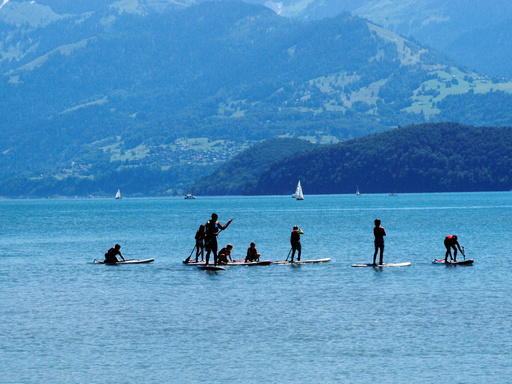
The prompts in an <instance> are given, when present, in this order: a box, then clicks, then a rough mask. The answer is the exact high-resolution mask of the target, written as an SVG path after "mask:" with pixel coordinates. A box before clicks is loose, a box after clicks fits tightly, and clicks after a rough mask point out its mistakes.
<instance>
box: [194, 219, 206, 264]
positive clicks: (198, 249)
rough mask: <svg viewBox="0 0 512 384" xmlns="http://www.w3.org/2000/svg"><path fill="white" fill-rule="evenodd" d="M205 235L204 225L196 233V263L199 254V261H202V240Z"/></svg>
mask: <svg viewBox="0 0 512 384" xmlns="http://www.w3.org/2000/svg"><path fill="white" fill-rule="evenodd" d="M205 236H206V234H205V232H204V225H203V224H201V225H200V226H199V229H198V230H197V232H196V263H197V262H198V259H199V254H201V261H204V238H205Z"/></svg>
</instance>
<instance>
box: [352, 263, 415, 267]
mask: <svg viewBox="0 0 512 384" xmlns="http://www.w3.org/2000/svg"><path fill="white" fill-rule="evenodd" d="M409 265H411V263H409V262H407V263H390V264H352V266H353V267H373V268H381V267H408V266H409Z"/></svg>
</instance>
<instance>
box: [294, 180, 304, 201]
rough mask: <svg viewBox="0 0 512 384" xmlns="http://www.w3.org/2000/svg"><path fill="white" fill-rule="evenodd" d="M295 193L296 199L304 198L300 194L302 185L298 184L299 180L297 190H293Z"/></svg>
mask: <svg viewBox="0 0 512 384" xmlns="http://www.w3.org/2000/svg"><path fill="white" fill-rule="evenodd" d="M295 195H296V198H297V200H304V195H303V194H302V187H301V186H300V181H299V184H298V185H297V190H296V191H295Z"/></svg>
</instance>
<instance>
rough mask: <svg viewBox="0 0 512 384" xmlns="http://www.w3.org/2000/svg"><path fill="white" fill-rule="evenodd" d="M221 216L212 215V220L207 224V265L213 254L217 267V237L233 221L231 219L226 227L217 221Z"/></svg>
mask: <svg viewBox="0 0 512 384" xmlns="http://www.w3.org/2000/svg"><path fill="white" fill-rule="evenodd" d="M218 218H219V216H218V215H217V214H216V213H212V219H211V220H208V222H207V223H206V238H205V245H204V247H205V249H206V265H209V261H210V253H212V252H213V260H214V265H215V266H217V247H218V245H217V235H218V234H219V232H220V231H222V230H224V229H226V228H227V227H228V226H229V224H231V222H232V221H233V219H229V221H228V222H227V223H226V225H222V224H221V223H219V222H218V221H217V219H218Z"/></svg>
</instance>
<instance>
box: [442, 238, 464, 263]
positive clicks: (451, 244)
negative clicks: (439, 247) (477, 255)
mask: <svg viewBox="0 0 512 384" xmlns="http://www.w3.org/2000/svg"><path fill="white" fill-rule="evenodd" d="M444 246H445V247H446V253H445V255H444V262H445V263H446V262H448V256H450V260H453V261H457V248H459V251H460V253H462V255H463V256H464V257H466V255H464V252H463V251H462V249H460V244H459V242H458V241H457V236H456V235H449V236H446V237H445V239H444ZM452 248H453V259H452Z"/></svg>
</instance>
